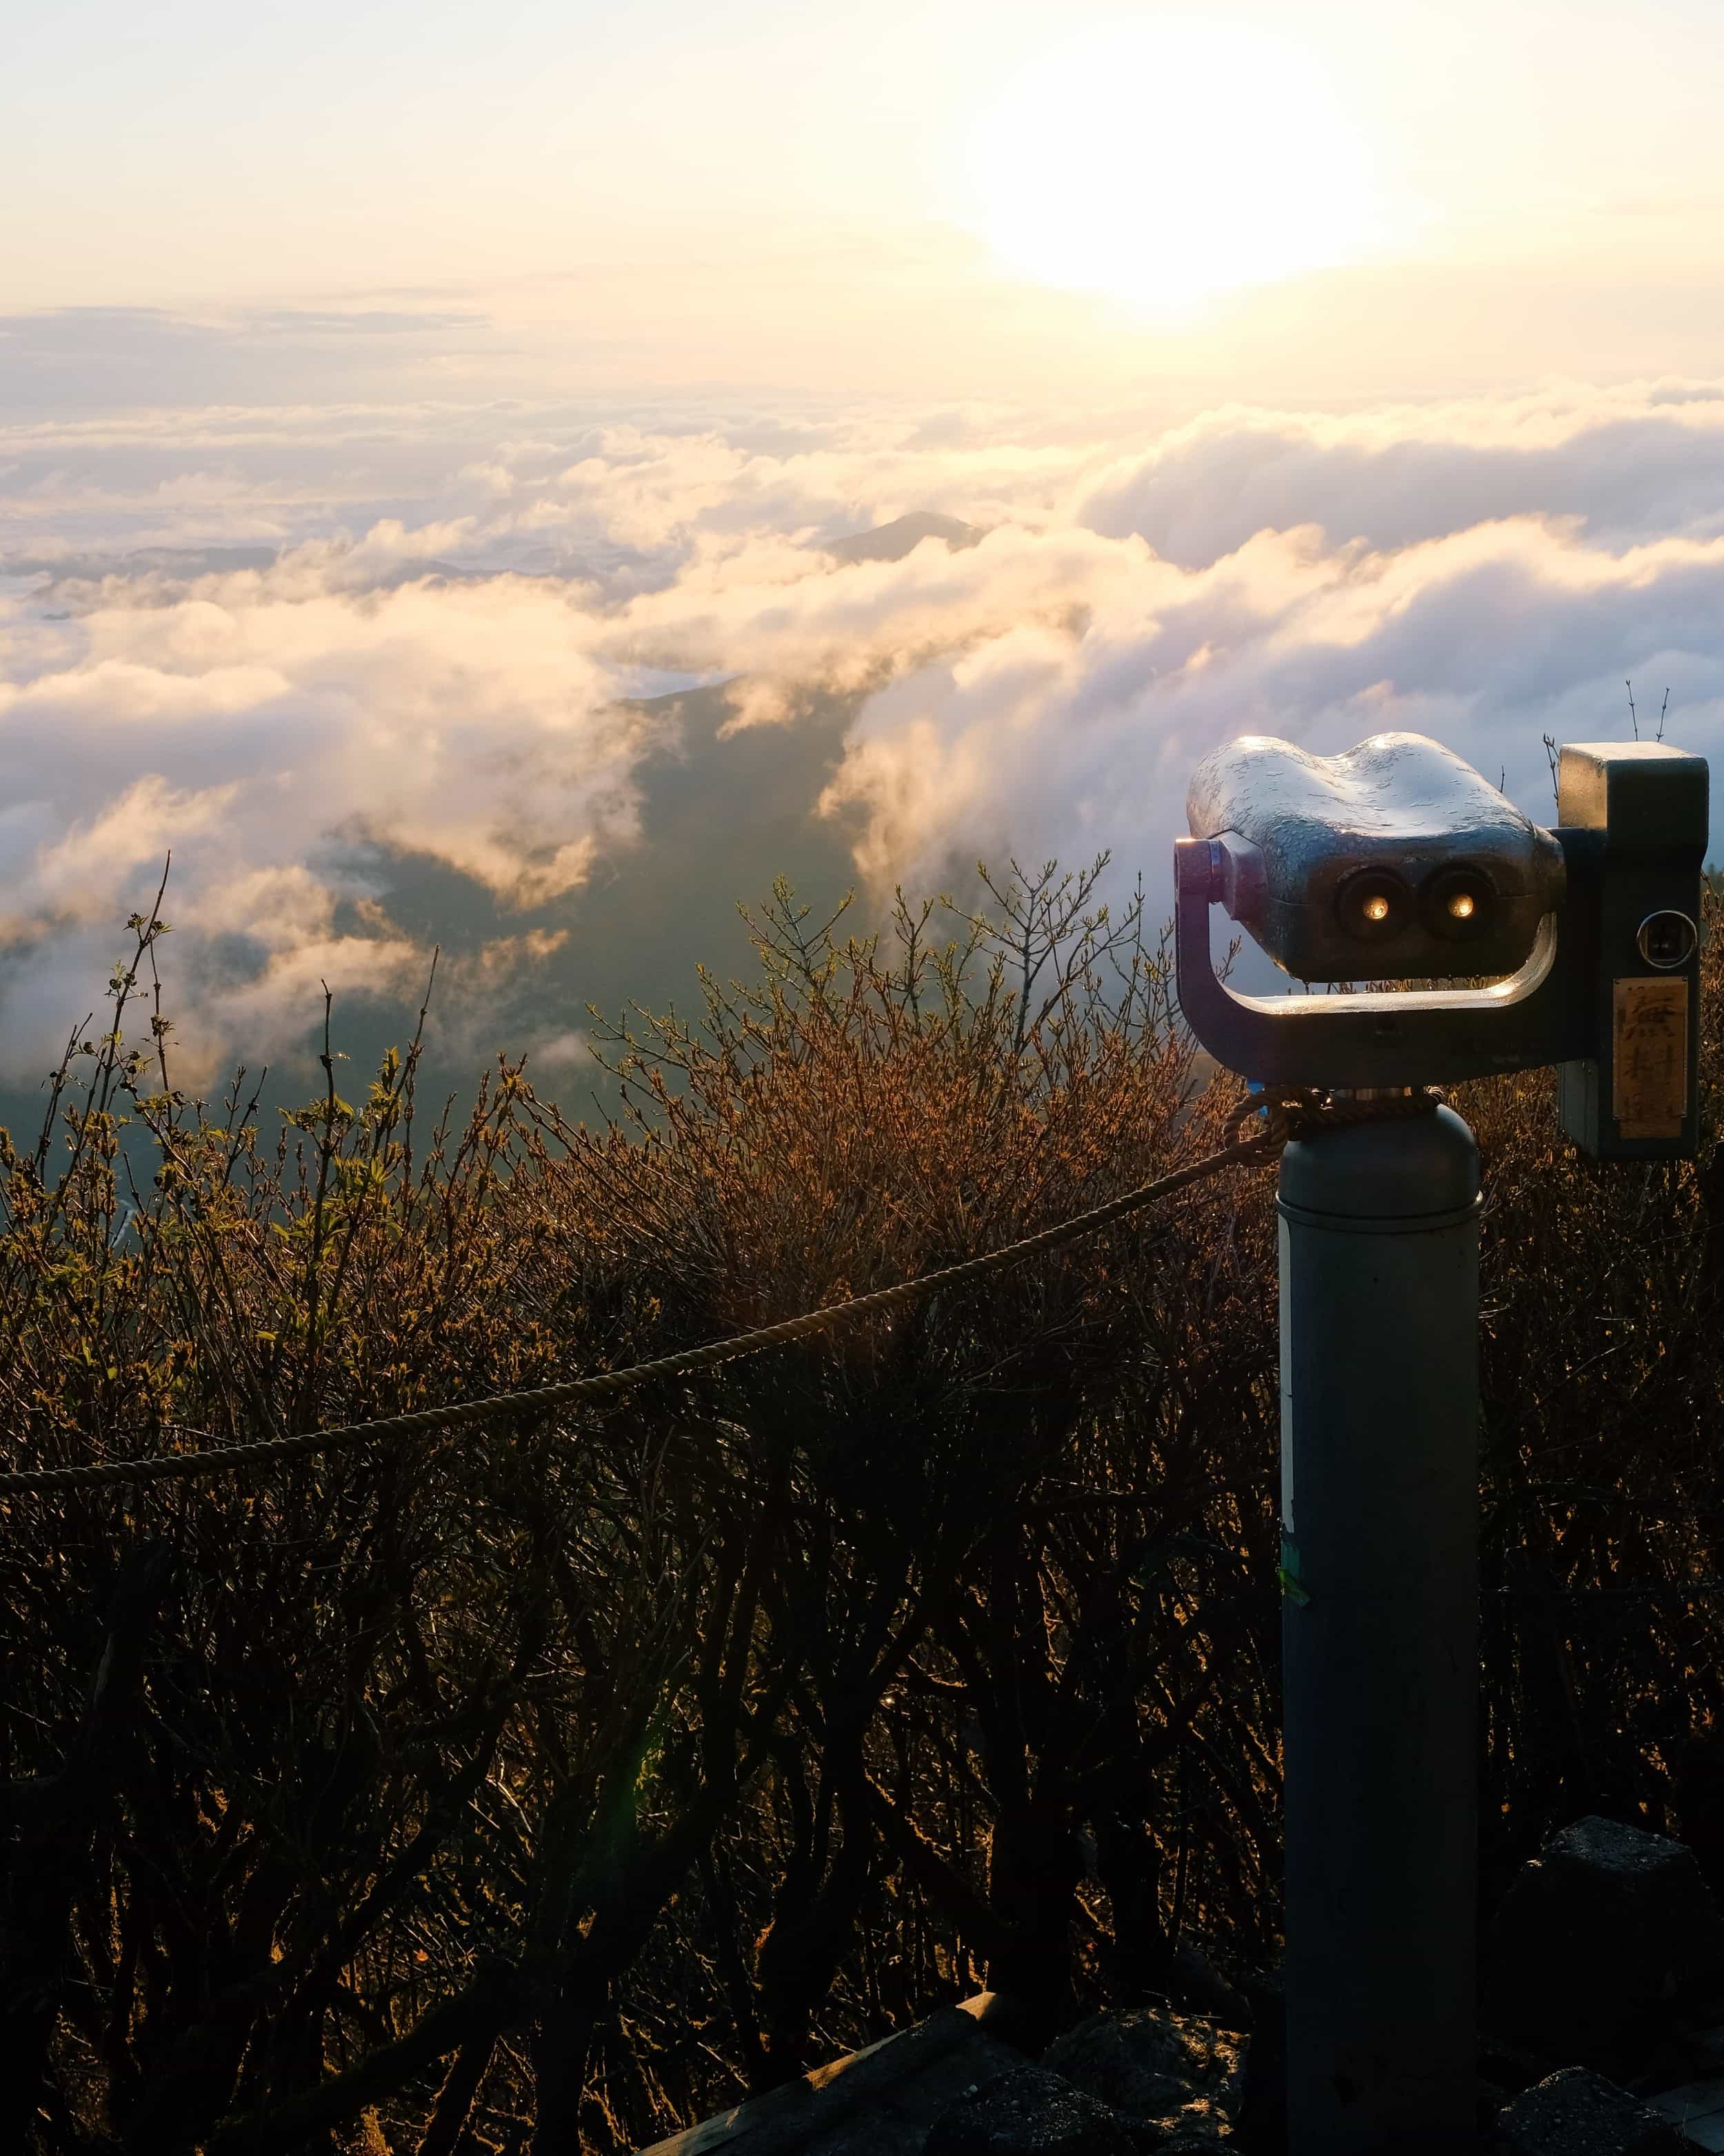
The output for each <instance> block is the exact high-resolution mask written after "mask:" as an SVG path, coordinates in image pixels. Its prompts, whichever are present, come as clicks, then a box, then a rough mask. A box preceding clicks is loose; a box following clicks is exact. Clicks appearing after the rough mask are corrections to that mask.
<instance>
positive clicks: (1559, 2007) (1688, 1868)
mask: <svg viewBox="0 0 1724 2156" xmlns="http://www.w3.org/2000/svg"><path fill="white" fill-rule="evenodd" d="M1721 1958H1724V1929H1721V1927H1720V1925H1719V1922H1718V1916H1717V1912H1716V1908H1715V1907H1714V1906H1713V1902H1712V1897H1711V1894H1710V1893H1709V1892H1708V1891H1707V1889H1706V1881H1704V1880H1703V1879H1702V1878H1701V1872H1700V1867H1699V1866H1698V1864H1697V1863H1696V1861H1695V1858H1694V1855H1693V1852H1692V1851H1691V1850H1689V1849H1687V1848H1686V1847H1685V1846H1684V1845H1683V1844H1682V1843H1680V1842H1679V1841H1671V1840H1668V1839H1666V1837H1665V1835H1658V1834H1648V1833H1645V1832H1644V1830H1642V1829H1640V1828H1639V1827H1632V1826H1623V1825H1619V1824H1618V1823H1617V1822H1616V1821H1615V1820H1605V1819H1583V1820H1579V1821H1578V1822H1577V1823H1576V1824H1575V1825H1573V1826H1571V1827H1565V1828H1564V1829H1563V1830H1562V1833H1561V1834H1559V1835H1557V1836H1556V1837H1555V1838H1554V1840H1552V1841H1550V1842H1548V1843H1547V1845H1545V1847H1544V1848H1543V1849H1542V1851H1540V1852H1539V1854H1538V1856H1536V1857H1534V1858H1533V1859H1532V1861H1531V1862H1530V1863H1528V1864H1525V1865H1523V1866H1521V1870H1520V1871H1519V1872H1518V1873H1517V1874H1516V1877H1515V1879H1514V1881H1513V1882H1512V1884H1511V1886H1510V1887H1509V1890H1508V1892H1507V1893H1506V1895H1505V1896H1504V1897H1503V1900H1502V1905H1501V1907H1500V1908H1499V1909H1498V1911H1497V1912H1496V1917H1495V1918H1494V1919H1493V1920H1492V1922H1491V1926H1490V1928H1489V1930H1488V1932H1487V1933H1486V1936H1485V1949H1484V1955H1483V1968H1484V1978H1485V1984H1484V1998H1483V2015H1484V2020H1485V2026H1486V2027H1487V2029H1489V2030H1491V2031H1492V2032H1493V2033H1494V2034H1496V2035H1500V2036H1503V2037H1506V2038H1508V2039H1510V2040H1512V2041H1513V2042H1515V2043H1518V2044H1521V2045H1525V2046H1526V2047H1527V2048H1528V2049H1530V2050H1532V2051H1535V2052H1537V2053H1539V2054H1541V2055H1542V2056H1544V2057H1545V2058H1547V2059H1548V2060H1550V2061H1551V2062H1552V2064H1553V2065H1559V2066H1604V2067H1614V2068H1615V2069H1617V2070H1618V2071H1621V2070H1623V2069H1624V2067H1626V2066H1629V2065H1631V2064H1632V2063H1633V2061H1634V2059H1635V2058H1636V2056H1638V2055H1639V2053H1640V2052H1641V2051H1643V2050H1644V2045H1645V2041H1646V2039H1647V2037H1648V2035H1650V2031H1651V2027H1652V2024H1653V2021H1654V2020H1655V2017H1656V2015H1657V2014H1658V2011H1659V2010H1660V2007H1661V2006H1663V2005H1665V2002H1667V2001H1668V2000H1669V1999H1670V1998H1671V1997H1672V1996H1673V1995H1674V1994H1675V1992H1676V1991H1677V1990H1678V1989H1680V1988H1681V1987H1682V1986H1683V1985H1685V1984H1690V1983H1691V1982H1693V1981H1694V1980H1695V1979H1696V1978H1698V1977H1700V1976H1701V1975H1703V1974H1706V1972H1707V1971H1708V1970H1709V1969H1713V1968H1715V1967H1716V1965H1717V1963H1719V1961H1720V1959H1721Z"/></svg>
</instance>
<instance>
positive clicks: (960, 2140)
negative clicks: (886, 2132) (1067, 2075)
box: [924, 2066, 1137, 2156]
mask: <svg viewBox="0 0 1724 2156" xmlns="http://www.w3.org/2000/svg"><path fill="white" fill-rule="evenodd" d="M924 2156H1137V2145H1136V2143H1134V2142H1133V2141H1132V2139H1131V2136H1130V2135H1129V2134H1128V2133H1127V2132H1126V2128H1125V2127H1124V2126H1123V2124H1122V2123H1121V2122H1120V2120H1118V2119H1117V2118H1116V2117H1115V2116H1114V2114H1113V2113H1112V2112H1111V2111H1110V2110H1109V2109H1108V2107H1107V2106H1106V2104H1105V2103H1098V2102H1096V2101H1095V2097H1090V2096H1085V2094H1084V2092H1083V2091H1082V2090H1081V2089H1077V2088H1074V2087H1072V2085H1071V2083H1070V2082H1068V2081H1065V2080H1062V2079H1061V2077H1060V2076H1059V2075H1058V2074H1054V2073H1049V2072H1048V2071H1046V2069H1045V2068H1044V2067H1041V2066H1020V2067H1018V2069H1017V2070H1016V2071H1015V2072H1013V2073H1009V2074H1005V2075H1003V2076H1001V2078H1000V2079H999V2080H998V2081H997V2082H993V2083H992V2084H991V2086H990V2087H987V2088H984V2089H977V2090H976V2091H975V2092H973V2093H972V2094H971V2095H969V2096H965V2097H960V2098H959V2099H958V2101H957V2102H956V2103H954V2104H953V2105H952V2106H951V2107H950V2108H949V2109H947V2110H946V2111H943V2112H941V2114H940V2116H939V2117H938V2118H936V2120H935V2121H934V2123H933V2125H932V2126H931V2128H929V2129H928V2138H927V2144H926V2149H925V2152H924Z"/></svg>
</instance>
